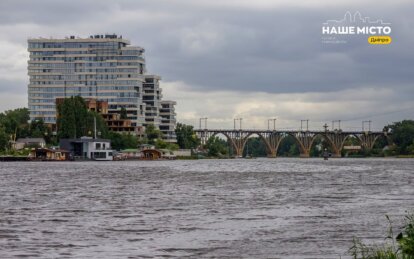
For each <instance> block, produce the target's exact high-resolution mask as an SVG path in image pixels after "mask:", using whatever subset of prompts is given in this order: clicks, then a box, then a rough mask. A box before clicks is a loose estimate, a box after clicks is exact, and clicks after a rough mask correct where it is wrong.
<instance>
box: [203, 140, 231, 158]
mask: <svg viewBox="0 0 414 259" xmlns="http://www.w3.org/2000/svg"><path fill="white" fill-rule="evenodd" d="M206 148H207V149H208V155H209V156H214V157H217V156H223V155H227V154H228V150H229V147H228V145H227V142H226V141H225V140H223V139H221V138H219V137H216V136H214V137H211V138H209V139H208V140H207V143H206Z"/></svg>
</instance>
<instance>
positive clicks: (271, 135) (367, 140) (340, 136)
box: [195, 129, 391, 157]
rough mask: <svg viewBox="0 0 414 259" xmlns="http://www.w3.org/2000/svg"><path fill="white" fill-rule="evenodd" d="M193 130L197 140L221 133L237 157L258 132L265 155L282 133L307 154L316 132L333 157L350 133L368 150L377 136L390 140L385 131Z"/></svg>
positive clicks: (274, 148)
mask: <svg viewBox="0 0 414 259" xmlns="http://www.w3.org/2000/svg"><path fill="white" fill-rule="evenodd" d="M195 133H196V135H197V136H198V137H199V138H200V139H201V144H205V143H206V142H207V140H208V139H209V138H211V137H214V136H216V135H219V134H221V135H224V136H225V137H226V138H227V140H228V141H229V143H230V144H231V146H232V148H233V150H234V153H235V155H236V156H238V157H241V156H242V155H243V150H244V148H245V146H246V143H247V140H248V138H249V137H253V136H258V137H259V138H260V139H262V141H263V142H264V143H265V145H266V149H267V154H268V157H276V154H277V150H278V148H279V145H280V143H281V142H282V140H283V139H284V138H285V137H286V136H292V137H293V138H294V139H295V140H296V141H297V143H298V145H299V151H300V156H301V157H309V154H310V149H311V147H312V144H313V142H314V141H315V139H316V138H317V137H318V136H321V137H323V138H324V139H325V140H326V141H327V142H328V143H329V145H330V146H331V148H332V152H333V154H332V155H333V156H334V157H341V150H342V149H343V147H344V144H345V141H346V140H347V139H348V138H350V137H355V138H356V139H358V141H359V143H360V145H361V147H362V148H364V149H368V150H369V149H372V148H373V147H374V144H375V142H376V141H377V140H378V139H379V138H380V137H385V138H387V140H388V142H389V143H390V142H391V140H390V138H389V134H388V133H387V132H382V131H342V130H333V131H330V130H326V129H325V130H321V131H317V130H316V131H314V130H247V129H246V130H245V129H243V130H241V129H233V130H226V129H198V130H195Z"/></svg>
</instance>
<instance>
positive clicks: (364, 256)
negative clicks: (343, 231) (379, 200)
mask: <svg viewBox="0 0 414 259" xmlns="http://www.w3.org/2000/svg"><path fill="white" fill-rule="evenodd" d="M386 218H387V220H388V223H389V227H388V233H387V241H388V242H386V243H385V244H383V245H381V246H369V245H366V244H364V243H363V242H362V241H361V240H360V239H359V238H354V240H353V245H352V247H351V248H350V249H349V252H350V254H351V255H352V257H353V258H354V259H414V215H413V214H408V215H407V216H405V225H404V228H403V231H402V232H401V233H399V234H398V235H397V236H394V231H393V228H392V222H391V220H390V218H389V216H388V215H386Z"/></svg>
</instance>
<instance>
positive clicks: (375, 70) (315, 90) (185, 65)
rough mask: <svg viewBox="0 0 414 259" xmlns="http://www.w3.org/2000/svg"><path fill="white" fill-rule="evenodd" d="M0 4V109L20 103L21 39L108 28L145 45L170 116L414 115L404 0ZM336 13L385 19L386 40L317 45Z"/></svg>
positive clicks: (413, 40)
mask: <svg viewBox="0 0 414 259" xmlns="http://www.w3.org/2000/svg"><path fill="white" fill-rule="evenodd" d="M361 2H362V1H357V0H340V1H332V0H326V1H325V0H306V1H278V0H274V1H268V0H255V1H251V0H238V1H236V0H228V1H226V0H220V1H213V0H198V1H195V0H148V1H140V0H130V1H103V0H95V1H92V0H89V1H88V0H71V1H56V0H45V1H43V0H38V1H32V0H27V1H21V0H2V1H1V2H0V33H1V37H0V46H1V47H0V111H4V110H7V109H13V108H17V107H27V83H28V76H27V60H28V52H27V39H28V38H29V37H40V36H42V37H65V36H70V35H76V36H80V37H88V36H89V35H92V34H103V33H116V34H121V35H122V36H123V37H124V38H127V39H130V40H131V43H132V45H138V46H141V47H144V48H145V49H146V53H145V56H146V62H147V70H148V73H151V74H158V75H160V76H162V78H163V80H162V88H163V93H164V99H172V100H176V101H177V103H178V104H177V107H176V109H177V113H178V120H179V121H180V122H184V123H189V124H193V125H195V126H197V127H198V118H200V117H208V118H209V119H208V123H209V126H211V127H220V128H230V127H233V118H236V117H242V118H243V124H244V127H248V128H266V127H267V120H268V118H273V117H277V119H278V122H277V126H278V127H279V128H297V127H299V126H300V120H301V119H309V120H310V126H311V127H312V128H315V129H316V128H321V126H322V124H323V123H324V122H328V123H329V124H330V121H331V120H338V119H341V120H342V121H343V122H342V125H343V127H344V128H349V129H351V128H354V129H356V128H360V127H361V121H362V120H369V119H370V120H372V121H373V127H374V128H382V126H383V125H385V124H388V123H391V122H393V121H398V120H402V119H414V102H413V99H414V84H413V82H414V80H413V79H414V51H413V46H414V33H413V32H414V16H413V15H412V10H414V2H413V1H412V0H406V1H405V0H394V1H377V0H376V1H374V0H368V1H364V3H363V4H362V3H361ZM346 11H350V12H352V13H354V12H355V11H359V12H361V13H362V15H363V16H369V17H371V18H372V19H382V20H383V21H384V22H390V23H391V24H392V25H391V26H392V33H391V37H392V39H393V42H392V43H391V44H390V45H370V44H368V43H367V36H361V35H358V36H354V37H352V38H349V40H348V42H347V43H346V44H326V43H322V42H321V36H322V35H321V26H322V23H323V22H325V21H326V20H330V19H341V18H342V17H343V16H344V14H345V12H346Z"/></svg>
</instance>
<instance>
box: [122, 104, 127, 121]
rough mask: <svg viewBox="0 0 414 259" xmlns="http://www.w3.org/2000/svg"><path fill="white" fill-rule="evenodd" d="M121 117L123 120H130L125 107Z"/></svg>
mask: <svg viewBox="0 0 414 259" xmlns="http://www.w3.org/2000/svg"><path fill="white" fill-rule="evenodd" d="M120 115H121V120H126V119H128V113H127V110H126V109H125V108H124V107H122V108H121V111H120Z"/></svg>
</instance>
